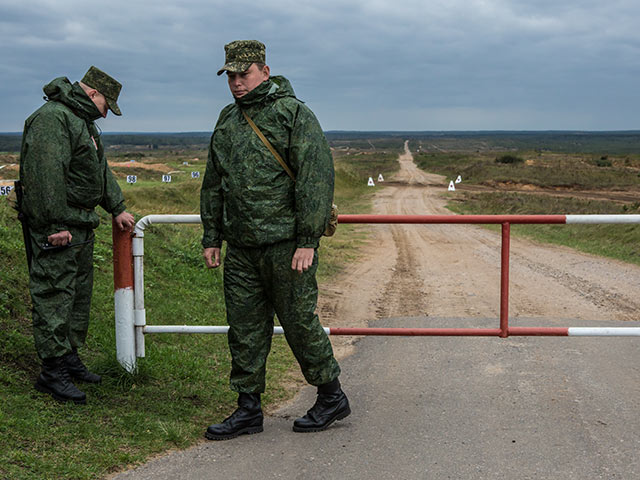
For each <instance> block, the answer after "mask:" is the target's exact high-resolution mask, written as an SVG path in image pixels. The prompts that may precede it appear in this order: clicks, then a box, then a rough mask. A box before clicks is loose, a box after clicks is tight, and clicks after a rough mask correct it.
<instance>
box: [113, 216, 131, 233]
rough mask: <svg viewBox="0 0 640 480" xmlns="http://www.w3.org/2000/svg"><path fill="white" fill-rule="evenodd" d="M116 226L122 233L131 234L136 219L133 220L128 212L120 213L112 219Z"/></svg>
mask: <svg viewBox="0 0 640 480" xmlns="http://www.w3.org/2000/svg"><path fill="white" fill-rule="evenodd" d="M114 220H115V222H116V225H118V228H119V229H120V230H122V231H123V232H132V231H133V227H134V226H135V224H136V219H135V218H133V215H131V214H130V213H129V212H122V213H121V214H120V215H118V216H117V217H115V218H114Z"/></svg>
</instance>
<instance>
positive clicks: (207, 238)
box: [202, 234, 222, 248]
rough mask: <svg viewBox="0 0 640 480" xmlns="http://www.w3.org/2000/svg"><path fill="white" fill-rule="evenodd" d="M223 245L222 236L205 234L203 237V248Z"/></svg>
mask: <svg viewBox="0 0 640 480" xmlns="http://www.w3.org/2000/svg"><path fill="white" fill-rule="evenodd" d="M220 247H222V238H221V237H220V236H219V235H218V236H213V235H207V234H205V235H204V236H203V237H202V248H220Z"/></svg>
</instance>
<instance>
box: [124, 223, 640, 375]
mask: <svg viewBox="0 0 640 480" xmlns="http://www.w3.org/2000/svg"><path fill="white" fill-rule="evenodd" d="M338 222H339V223H371V224H382V223H387V224H436V223H438V224H448V223H450V224H500V225H502V251H501V276H500V328H348V327H334V328H325V332H327V334H328V335H394V336H497V337H502V338H506V337H509V336H561V337H567V336H569V337H570V336H609V337H612V336H619V337H623V336H624V337H630V336H634V337H637V336H640V328H637V327H602V328H583V327H510V326H509V313H508V312H509V254H510V237H511V231H510V226H511V224H630V223H631V224H638V223H640V215H339V216H338ZM160 223H192V224H193V223H201V219H200V215H148V216H146V217H144V218H143V219H142V220H140V221H139V222H138V223H137V224H136V227H135V231H134V237H133V240H132V239H131V236H130V235H129V234H128V233H122V232H118V231H117V230H118V229H117V228H116V227H115V226H114V229H113V231H114V233H113V248H114V255H113V261H114V283H115V290H116V292H115V314H116V350H117V357H118V361H119V362H120V364H121V365H122V366H123V367H124V368H125V369H127V370H128V371H134V370H135V368H136V358H137V357H144V355H145V349H144V335H145V334H148V333H213V334H226V333H227V332H228V330H229V327H227V326H194V325H147V324H146V314H145V309H144V267H143V258H144V230H145V228H146V227H147V226H148V225H152V224H160ZM132 259H133V261H132ZM132 288H133V290H132ZM282 333H283V331H282V327H274V334H282Z"/></svg>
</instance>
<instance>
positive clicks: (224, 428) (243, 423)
mask: <svg viewBox="0 0 640 480" xmlns="http://www.w3.org/2000/svg"><path fill="white" fill-rule="evenodd" d="M263 418H264V417H263V415H262V407H261V406H260V394H259V393H241V394H239V395H238V408H237V409H236V411H235V412H233V413H232V414H231V416H229V417H227V418H225V420H224V421H223V422H222V423H216V424H215V425H211V426H210V427H209V428H207V431H206V432H205V434H204V436H205V437H206V438H208V439H209V440H229V439H231V438H236V437H237V436H238V435H243V434H245V433H247V434H251V433H260V432H262V430H263V429H262V421H263Z"/></svg>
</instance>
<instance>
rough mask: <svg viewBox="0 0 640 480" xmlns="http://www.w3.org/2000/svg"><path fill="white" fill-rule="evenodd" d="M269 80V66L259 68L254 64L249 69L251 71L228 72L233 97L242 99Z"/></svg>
mask: <svg viewBox="0 0 640 480" xmlns="http://www.w3.org/2000/svg"><path fill="white" fill-rule="evenodd" d="M268 79H269V67H268V66H267V65H265V66H264V67H262V68H258V66H257V65H256V64H255V63H252V64H251V66H250V67H249V70H247V71H245V72H242V73H234V72H227V81H228V82H229V89H230V90H231V95H233V96H234V97H235V98H240V97H242V96H244V95H246V94H247V93H249V92H250V91H251V90H253V89H254V88H256V87H257V86H258V85H260V84H261V83H262V82H264V81H266V80H268Z"/></svg>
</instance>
